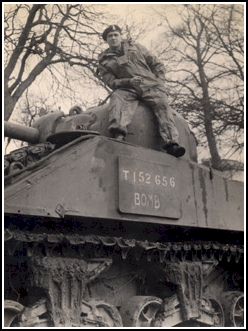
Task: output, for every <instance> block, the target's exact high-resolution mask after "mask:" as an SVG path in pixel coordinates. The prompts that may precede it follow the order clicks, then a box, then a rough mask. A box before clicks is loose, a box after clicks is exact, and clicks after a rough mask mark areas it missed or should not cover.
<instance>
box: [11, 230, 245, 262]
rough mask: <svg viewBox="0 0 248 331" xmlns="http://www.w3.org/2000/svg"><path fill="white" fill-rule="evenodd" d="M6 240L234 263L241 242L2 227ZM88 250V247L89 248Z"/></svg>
mask: <svg viewBox="0 0 248 331" xmlns="http://www.w3.org/2000/svg"><path fill="white" fill-rule="evenodd" d="M6 238H7V240H10V239H11V240H14V241H15V242H19V243H21V242H22V243H33V244H35V243H36V244H41V243H42V244H43V245H46V243H47V244H49V245H51V244H59V243H61V244H66V243H68V244H70V245H72V246H80V247H81V248H83V247H91V248H93V247H95V248H96V252H97V254H99V252H100V251H101V250H103V251H104V253H105V254H106V252H107V253H108V255H111V254H112V253H115V254H118V255H121V258H122V259H124V260H125V259H126V258H127V257H128V256H131V255H133V256H135V258H136V259H139V258H141V257H142V258H146V260H147V261H152V260H153V261H154V260H155V261H158V262H159V263H163V262H165V261H168V260H169V261H177V260H179V261H184V260H190V261H201V260H205V259H210V260H211V259H214V260H217V261H223V260H226V261H227V262H231V261H232V262H235V263H238V262H239V261H240V259H242V258H243V254H244V248H243V245H234V244H222V243H218V242H211V241H202V242H200V241H199V242H188V241H187V242H167V243H160V242H150V241H147V240H145V241H140V240H136V239H125V238H120V237H118V238H117V237H110V236H108V237H107V236H99V235H85V236H84V235H74V234H68V235H67V234H47V233H38V234H36V233H30V232H25V231H24V232H23V231H19V230H6ZM91 253H92V250H91Z"/></svg>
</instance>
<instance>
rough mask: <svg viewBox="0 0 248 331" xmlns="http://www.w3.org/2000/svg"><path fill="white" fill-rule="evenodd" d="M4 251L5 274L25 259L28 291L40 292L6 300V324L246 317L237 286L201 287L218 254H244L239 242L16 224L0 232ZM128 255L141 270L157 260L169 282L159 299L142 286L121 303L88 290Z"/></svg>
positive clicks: (168, 322)
mask: <svg viewBox="0 0 248 331" xmlns="http://www.w3.org/2000/svg"><path fill="white" fill-rule="evenodd" d="M59 247H60V248H59ZM61 249H62V251H61ZM75 252H77V254H78V256H75V254H74V253H75ZM6 256H7V257H9V261H10V262H9V265H8V266H7V268H6V272H7V274H9V277H10V279H11V275H12V274H13V270H14V269H15V268H16V267H17V265H16V264H18V263H20V261H22V260H23V261H24V264H25V265H26V270H28V272H27V273H26V276H25V277H26V278H27V279H26V280H25V281H27V283H28V284H29V286H30V289H27V293H28V292H29V290H30V291H31V293H34V292H32V291H34V289H36V291H37V289H39V291H40V293H42V295H43V296H42V295H41V297H40V298H39V299H38V300H37V301H36V302H34V303H32V305H30V306H24V304H23V303H22V304H23V305H22V304H20V303H19V302H16V301H12V300H9V299H8V300H6V305H5V318H6V320H5V326H19V327H40V326H56V327H65V326H70V327H80V326H91V327H121V326H131V327H142V326H146V327H172V326H211V327H221V326H242V325H243V323H244V299H243V293H242V292H241V291H228V290H227V291H224V292H223V293H222V294H221V295H220V296H219V297H217V298H216V297H214V296H211V295H210V296H209V294H208V292H207V291H206V290H205V289H206V286H207V285H206V284H207V283H208V278H209V275H210V274H211V273H212V272H213V270H215V268H216V266H217V265H218V264H219V263H220V261H222V262H224V263H234V265H235V264H238V263H239V262H240V261H242V259H243V247H241V246H238V245H229V244H220V243H214V242H196V243H191V242H167V243H159V242H155V243H154V242H148V241H139V240H135V239H124V238H116V237H103V236H97V235H87V236H83V235H69V234H68V235H65V234H47V233H31V232H25V231H21V230H19V229H18V230H7V231H6ZM19 259H20V261H17V260H19ZM130 259H134V261H136V262H137V263H136V264H137V265H139V266H140V267H138V268H140V270H142V268H144V265H146V268H147V269H146V270H150V268H151V267H152V268H154V266H158V270H159V277H160V279H161V277H162V278H163V282H164V284H171V285H170V286H171V288H173V289H175V290H174V293H171V295H169V296H166V297H162V298H159V297H156V296H152V295H150V293H149V295H147V294H146V290H145V291H144V293H142V291H140V292H141V294H142V295H140V293H139V295H134V296H132V297H130V299H129V300H127V301H126V302H124V303H123V304H122V305H121V306H115V305H113V304H110V303H108V302H106V301H104V299H105V297H103V298H101V299H99V297H96V298H95V297H94V295H93V296H90V295H89V293H88V291H87V288H88V286H89V284H91V283H92V282H93V283H94V282H97V279H98V278H99V276H100V275H101V274H102V273H104V272H106V271H107V270H108V269H109V268H111V267H113V265H115V263H116V261H130ZM125 263H126V262H125ZM149 263H150V264H149ZM126 272H127V270H126ZM155 281H156V280H155ZM9 283H11V280H10V281H9ZM10 287H11V286H10ZM86 293H87V295H86ZM27 295H28V294H27Z"/></svg>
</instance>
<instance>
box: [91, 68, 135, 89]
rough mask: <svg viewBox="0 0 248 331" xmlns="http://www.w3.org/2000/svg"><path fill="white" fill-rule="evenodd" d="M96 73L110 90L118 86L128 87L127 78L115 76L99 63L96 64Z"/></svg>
mask: <svg viewBox="0 0 248 331" xmlns="http://www.w3.org/2000/svg"><path fill="white" fill-rule="evenodd" d="M97 74H98V77H99V78H100V79H101V80H102V81H103V82H104V84H106V85H107V86H108V87H110V88H111V89H112V90H115V89H117V88H120V87H130V79H129V78H116V76H115V75H114V74H113V73H112V72H110V71H109V70H108V69H107V68H105V67H104V66H103V65H101V64H100V65H99V66H98V70H97Z"/></svg>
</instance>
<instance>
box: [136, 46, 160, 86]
mask: <svg viewBox="0 0 248 331" xmlns="http://www.w3.org/2000/svg"><path fill="white" fill-rule="evenodd" d="M136 46H137V47H138V49H139V51H140V52H141V53H142V54H143V55H144V57H145V59H146V63H147V64H148V66H149V67H150V69H151V71H152V72H153V73H154V74H155V76H157V77H158V78H159V79H161V80H163V81H165V67H164V65H163V63H161V62H160V61H159V59H158V58H157V57H156V56H154V55H152V54H151V53H150V52H149V51H148V50H147V49H146V48H145V47H144V46H142V45H140V44H136Z"/></svg>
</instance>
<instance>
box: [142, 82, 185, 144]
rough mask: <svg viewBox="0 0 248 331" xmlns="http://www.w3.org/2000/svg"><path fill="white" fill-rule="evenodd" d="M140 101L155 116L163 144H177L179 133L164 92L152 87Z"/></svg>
mask: <svg viewBox="0 0 248 331" xmlns="http://www.w3.org/2000/svg"><path fill="white" fill-rule="evenodd" d="M142 99H143V100H144V102H145V103H146V104H147V106H149V107H150V108H151V109H152V110H153V112H154V114H155V115H156V117H157V120H158V123H159V132H160V135H161V137H162V139H163V141H164V143H165V144H169V143H178V141H179V133H178V130H177V128H176V125H175V121H174V117H173V113H172V109H171V108H170V106H169V104H168V101H167V96H166V94H165V92H164V91H163V90H160V89H158V88H156V87H154V88H151V89H149V90H147V91H145V92H144V93H143V95H142Z"/></svg>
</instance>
